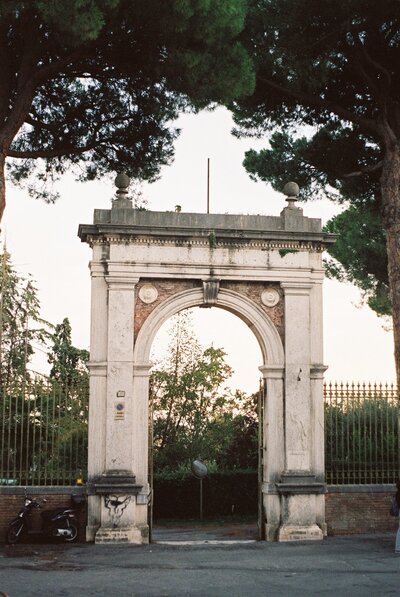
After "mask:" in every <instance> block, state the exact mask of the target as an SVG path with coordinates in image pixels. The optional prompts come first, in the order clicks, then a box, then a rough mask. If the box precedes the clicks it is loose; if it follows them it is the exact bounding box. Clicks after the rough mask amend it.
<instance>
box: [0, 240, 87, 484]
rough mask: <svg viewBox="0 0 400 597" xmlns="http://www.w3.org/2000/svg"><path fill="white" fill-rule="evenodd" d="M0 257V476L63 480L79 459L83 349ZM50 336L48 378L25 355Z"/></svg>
mask: <svg viewBox="0 0 400 597" xmlns="http://www.w3.org/2000/svg"><path fill="white" fill-rule="evenodd" d="M0 261H1V267H0V291H1V292H0V349H1V350H0V479H5V478H8V479H18V480H19V483H20V484H21V483H22V484H27V483H29V484H32V483H34V482H36V483H43V482H49V481H51V482H52V483H56V484H58V483H60V482H61V483H62V482H67V483H70V482H71V481H72V480H73V479H75V478H76V476H77V474H78V472H79V469H82V470H83V471H84V470H85V469H86V463H87V421H88V395H89V379H88V372H87V369H86V367H85V363H86V361H87V359H88V353H87V351H85V350H80V349H77V348H75V347H74V346H73V345H72V343H71V326H70V324H69V321H68V319H64V321H63V322H62V323H61V324H59V325H57V326H55V328H52V326H51V325H50V324H49V323H47V322H45V321H44V320H42V319H41V318H40V304H39V299H38V295H37V290H36V288H35V286H34V284H33V282H32V281H31V280H30V279H28V280H26V279H24V278H23V277H22V276H20V275H19V274H18V273H17V272H16V270H15V269H14V268H13V266H12V263H11V258H10V255H9V254H8V253H6V252H4V253H3V255H1V256H0ZM52 331H53V333H51V332H52ZM51 340H52V342H53V345H52V348H51V351H50V355H49V362H50V363H51V364H52V370H51V374H50V379H49V380H48V379H46V378H44V377H43V376H41V375H38V374H35V373H33V372H31V371H30V370H29V361H30V359H31V357H32V355H33V353H34V352H35V348H37V345H38V344H41V345H42V347H43V348H45V347H47V344H48V342H49V341H51ZM39 348H40V347H39Z"/></svg>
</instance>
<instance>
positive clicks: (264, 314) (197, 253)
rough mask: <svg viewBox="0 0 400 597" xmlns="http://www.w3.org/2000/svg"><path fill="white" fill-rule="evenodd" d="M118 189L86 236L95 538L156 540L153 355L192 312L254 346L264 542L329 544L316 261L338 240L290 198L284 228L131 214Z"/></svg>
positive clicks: (252, 219)
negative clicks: (234, 326)
mask: <svg viewBox="0 0 400 597" xmlns="http://www.w3.org/2000/svg"><path fill="white" fill-rule="evenodd" d="M119 181H122V182H121V184H120V186H119V190H118V192H117V197H116V199H114V201H113V203H112V208H111V209H110V210H95V213H94V222H93V224H91V225H81V226H80V227H79V236H80V238H81V240H82V241H84V242H87V243H89V244H90V246H91V247H92V250H93V256H92V260H91V263H90V269H91V277H92V306H91V350H90V363H89V368H90V402H89V460H88V494H89V499H88V506H89V508H88V526H87V540H88V541H93V540H94V541H95V542H96V543H110V542H111V543H117V542H132V543H146V542H148V522H147V511H148V501H149V496H150V494H151V488H150V487H149V483H148V388H149V372H150V367H151V364H150V362H149V359H150V350H151V345H152V342H153V339H154V337H155V334H156V333H157V331H158V329H159V328H160V326H161V325H162V323H163V322H164V321H166V320H167V319H168V318H169V317H171V316H172V315H174V314H175V313H177V312H179V311H181V310H183V309H186V308H188V307H194V306H202V307H215V306H216V307H219V308H222V309H227V310H229V311H231V312H232V313H234V314H235V315H237V316H238V317H240V318H241V319H242V320H243V321H244V322H245V323H246V324H247V325H248V326H249V327H250V328H251V329H252V331H253V332H254V334H255V336H256V338H257V339H258V342H259V344H260V348H261V353H262V359H263V361H262V362H261V363H258V365H259V369H260V371H261V374H262V376H263V378H264V380H265V387H266V393H265V398H264V400H265V404H264V413H265V414H264V419H263V438H264V440H263V442H264V443H263V449H262V451H263V479H262V512H263V526H264V534H265V537H266V539H267V540H269V541H276V540H278V541H291V540H305V539H322V537H323V536H324V534H325V533H326V524H325V509H324V492H325V483H324V413H323V374H324V371H325V369H326V368H325V366H324V365H323V357H322V282H323V277H324V271H323V267H322V258H321V253H322V250H323V249H324V248H325V247H326V245H327V244H328V243H331V242H333V237H332V235H329V234H326V233H324V232H322V230H321V222H320V220H318V219H314V218H307V217H305V216H304V215H303V211H302V209H300V208H298V207H296V206H295V204H294V199H295V197H294V196H293V195H292V196H289V197H288V206H287V207H286V208H284V209H283V210H282V212H281V214H280V216H277V217H275V216H244V215H219V214H193V213H181V212H179V213H174V212H151V211H142V210H137V209H133V208H132V205H131V202H130V200H129V199H128V198H127V182H128V181H125V179H124V177H121V176H119V177H117V181H116V182H117V183H119ZM295 187H296V185H292V186H290V185H288V189H289V191H290V190H291V189H292V190H293V188H294V189H295Z"/></svg>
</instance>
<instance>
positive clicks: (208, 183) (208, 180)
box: [207, 158, 210, 214]
mask: <svg viewBox="0 0 400 597" xmlns="http://www.w3.org/2000/svg"><path fill="white" fill-rule="evenodd" d="M207 213H208V214H209V213H210V158H207Z"/></svg>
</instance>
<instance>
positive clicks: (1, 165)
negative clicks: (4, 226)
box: [0, 153, 6, 223]
mask: <svg viewBox="0 0 400 597" xmlns="http://www.w3.org/2000/svg"><path fill="white" fill-rule="evenodd" d="M5 166H6V156H5V155H4V154H1V153H0V223H1V220H2V218H3V213H4V210H5V207H6V175H5Z"/></svg>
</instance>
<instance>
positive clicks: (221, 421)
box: [150, 311, 258, 471]
mask: <svg viewBox="0 0 400 597" xmlns="http://www.w3.org/2000/svg"><path fill="white" fill-rule="evenodd" d="M225 357H226V354H225V352H224V351H223V350H222V349H221V348H214V347H213V346H210V347H208V348H203V347H202V346H201V345H200V343H199V341H198V339H197V337H196V335H195V333H194V330H193V324H192V320H191V315H190V311H183V312H181V313H179V314H178V315H177V316H175V317H174V318H173V319H172V320H171V327H170V344H169V346H168V351H167V356H166V357H165V359H163V360H162V361H161V362H160V363H158V364H157V366H156V367H155V368H154V369H153V371H152V373H151V377H150V381H151V383H150V403H151V406H152V411H153V420H154V423H153V440H154V470H155V471H160V470H164V471H165V470H172V471H174V470H175V471H176V470H177V468H178V467H179V466H183V467H185V469H186V470H190V462H191V461H192V460H193V459H195V458H198V457H199V456H201V457H202V458H204V459H206V460H207V461H208V463H209V464H211V465H215V466H217V467H220V468H235V467H236V468H237V467H239V468H240V467H245V468H246V467H251V466H256V465H257V427H258V426H257V416H256V412H255V410H256V409H255V408H254V404H253V402H252V399H251V398H248V397H247V396H245V395H244V394H243V393H242V392H241V391H239V390H236V391H235V392H233V391H232V390H231V389H230V388H228V387H227V386H226V382H227V380H228V379H229V377H230V376H231V374H232V369H231V368H230V367H229V365H228V364H227V363H226V361H225Z"/></svg>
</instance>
